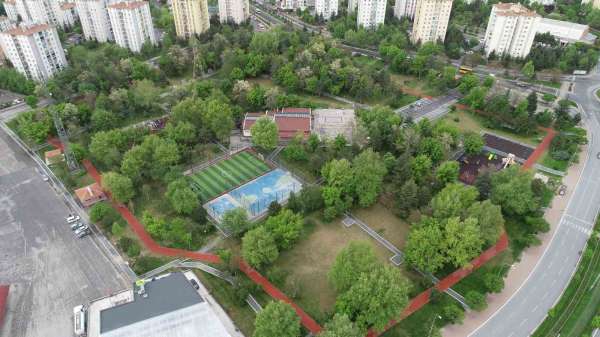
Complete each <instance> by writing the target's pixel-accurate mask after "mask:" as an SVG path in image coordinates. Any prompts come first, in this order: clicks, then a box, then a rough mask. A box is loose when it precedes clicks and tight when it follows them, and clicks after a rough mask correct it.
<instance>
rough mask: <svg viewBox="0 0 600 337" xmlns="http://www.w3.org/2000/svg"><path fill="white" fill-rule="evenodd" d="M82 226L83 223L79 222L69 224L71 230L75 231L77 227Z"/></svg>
mask: <svg viewBox="0 0 600 337" xmlns="http://www.w3.org/2000/svg"><path fill="white" fill-rule="evenodd" d="M82 226H83V223H81V222H79V221H78V222H73V223H72V224H71V230H76V229H79V227H82Z"/></svg>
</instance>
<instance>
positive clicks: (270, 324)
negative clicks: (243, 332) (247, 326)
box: [252, 301, 300, 337]
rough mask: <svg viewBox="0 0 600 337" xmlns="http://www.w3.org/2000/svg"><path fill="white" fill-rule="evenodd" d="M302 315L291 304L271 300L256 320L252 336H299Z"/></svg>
mask: <svg viewBox="0 0 600 337" xmlns="http://www.w3.org/2000/svg"><path fill="white" fill-rule="evenodd" d="M299 336H300V317H298V315H296V311H295V310H294V308H292V306H291V305H289V304H287V303H285V302H282V301H272V302H269V304H267V305H266V306H265V308H264V310H262V311H261V312H260V313H258V314H257V315H256V321H255V322H254V334H253V335H252V337H299Z"/></svg>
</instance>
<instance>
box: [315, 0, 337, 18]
mask: <svg viewBox="0 0 600 337" xmlns="http://www.w3.org/2000/svg"><path fill="white" fill-rule="evenodd" d="M338 6H339V0H315V14H316V15H320V16H321V17H323V19H325V20H329V19H331V18H332V17H334V16H336V15H337V14H338Z"/></svg>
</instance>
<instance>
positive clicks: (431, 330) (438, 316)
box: [427, 315, 442, 337]
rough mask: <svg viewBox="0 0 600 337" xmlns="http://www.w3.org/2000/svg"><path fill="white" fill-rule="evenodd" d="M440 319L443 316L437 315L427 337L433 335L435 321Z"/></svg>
mask: <svg viewBox="0 0 600 337" xmlns="http://www.w3.org/2000/svg"><path fill="white" fill-rule="evenodd" d="M438 318H439V319H442V316H440V315H435V317H433V321H432V322H431V328H429V333H428V334H427V337H431V333H432V332H433V326H434V325H435V320H436V319H438Z"/></svg>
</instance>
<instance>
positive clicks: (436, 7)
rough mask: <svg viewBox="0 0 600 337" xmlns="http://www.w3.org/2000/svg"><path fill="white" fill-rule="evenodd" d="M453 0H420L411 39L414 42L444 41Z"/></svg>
mask: <svg viewBox="0 0 600 337" xmlns="http://www.w3.org/2000/svg"><path fill="white" fill-rule="evenodd" d="M451 10H452V0H419V1H417V6H416V9H415V20H414V24H413V31H412V34H411V36H410V39H411V41H412V42H413V43H419V42H420V43H426V42H436V41H438V40H440V41H444V39H445V38H446V29H447V28H448V20H450V11H451Z"/></svg>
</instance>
